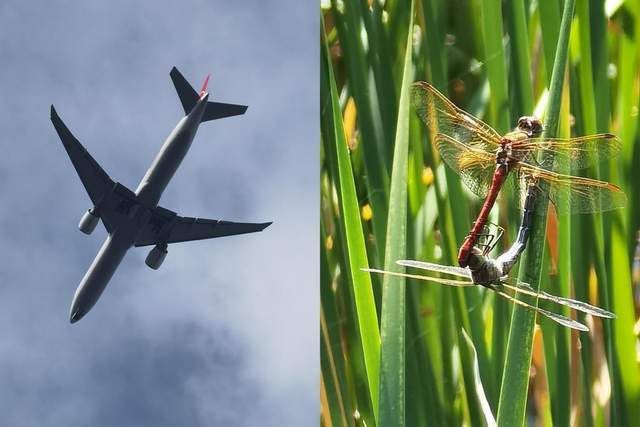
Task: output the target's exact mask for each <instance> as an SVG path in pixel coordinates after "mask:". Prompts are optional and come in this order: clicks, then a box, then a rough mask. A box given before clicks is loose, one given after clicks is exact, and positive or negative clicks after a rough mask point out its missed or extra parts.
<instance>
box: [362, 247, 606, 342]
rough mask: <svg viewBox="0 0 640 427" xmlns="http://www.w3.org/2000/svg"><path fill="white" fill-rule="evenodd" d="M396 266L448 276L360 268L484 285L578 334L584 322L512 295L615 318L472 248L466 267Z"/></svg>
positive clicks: (405, 263) (411, 262) (584, 328)
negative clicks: (539, 286)
mask: <svg viewBox="0 0 640 427" xmlns="http://www.w3.org/2000/svg"><path fill="white" fill-rule="evenodd" d="M396 263H397V264H399V265H402V266H405V267H411V268H416V269H418V270H421V271H427V272H430V273H434V274H444V275H447V276H449V277H435V276H425V275H421V274H411V273H401V272H394V271H386V270H380V269H376V268H363V269H362V270H363V271H368V272H370V273H378V274H386V275H391V276H400V277H405V278H410V279H417V280H423V281H428V282H433V283H437V284H441V285H447V286H478V285H480V286H484V287H485V288H487V289H490V290H492V291H493V292H495V293H497V294H498V295H500V296H501V297H503V298H505V299H507V300H508V301H511V302H512V303H514V304H518V305H520V306H522V307H525V308H527V309H529V310H533V311H535V312H537V313H540V314H542V315H543V316H545V317H547V318H549V319H551V320H553V321H554V322H557V323H559V324H560V325H563V326H566V327H568V328H571V329H576V330H579V331H585V332H586V331H589V328H588V327H587V326H586V325H584V324H583V323H580V322H578V321H576V320H573V319H571V318H569V317H566V316H563V315H562V314H558V313H554V312H552V311H548V310H545V309H543V308H540V307H537V306H535V305H531V304H529V303H527V302H525V301H522V300H520V299H518V298H517V297H516V295H515V294H517V293H522V294H524V295H528V296H531V297H535V298H538V299H542V300H547V301H551V302H554V303H556V304H559V305H563V306H566V307H569V308H572V309H575V310H578V311H581V312H583V313H586V314H591V315H593V316H597V317H603V318H615V317H616V315H615V314H613V313H611V312H610V311H607V310H605V309H603V308H600V307H597V306H594V305H591V304H588V303H586V302H582V301H578V300H574V299H571V298H565V297H560V296H557V295H552V294H549V293H547V292H545V291H536V290H535V289H533V288H532V287H531V286H530V285H529V284H527V283H524V282H521V281H519V280H517V279H512V278H510V277H508V276H507V275H505V274H504V270H503V268H502V267H503V265H502V264H500V263H499V262H498V261H497V260H494V259H492V258H491V257H488V256H486V255H483V254H482V252H481V250H480V249H479V248H477V247H475V246H474V247H473V248H472V250H471V252H470V254H469V266H468V267H465V268H463V267H454V266H448V265H440V264H434V263H430V262H423V261H415V260H399V261H396ZM451 276H453V277H451Z"/></svg>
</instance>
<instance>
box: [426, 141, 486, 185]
mask: <svg viewBox="0 0 640 427" xmlns="http://www.w3.org/2000/svg"><path fill="white" fill-rule="evenodd" d="M434 142H435V144H436V147H437V148H438V152H439V153H440V157H442V160H444V162H445V163H446V164H447V165H448V166H449V167H450V168H451V169H453V170H454V171H455V172H456V173H458V174H459V175H460V177H461V178H462V182H464V184H465V185H466V186H467V188H469V190H471V191H472V192H473V193H474V194H476V195H477V196H479V197H482V198H484V197H486V195H487V193H488V192H489V187H490V186H491V180H492V179H493V174H494V171H495V167H496V166H495V165H496V162H495V155H494V154H492V153H488V152H486V151H482V150H479V149H476V148H473V147H469V146H467V145H464V144H462V143H461V142H459V141H457V140H455V139H453V138H451V137H450V136H448V135H444V134H437V135H436V136H435V140H434Z"/></svg>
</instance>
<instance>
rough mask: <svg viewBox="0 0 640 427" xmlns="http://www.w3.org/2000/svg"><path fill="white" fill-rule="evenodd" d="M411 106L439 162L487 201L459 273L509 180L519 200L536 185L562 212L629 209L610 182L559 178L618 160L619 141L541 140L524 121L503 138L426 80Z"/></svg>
mask: <svg viewBox="0 0 640 427" xmlns="http://www.w3.org/2000/svg"><path fill="white" fill-rule="evenodd" d="M412 103H413V105H414V106H415V108H416V112H417V113H418V115H419V116H420V118H421V119H422V120H423V122H424V123H425V124H426V125H427V127H428V128H429V129H430V131H431V133H432V138H433V143H434V144H435V145H436V147H437V149H438V152H439V153H440V157H441V158H442V159H443V160H444V161H445V163H447V165H448V166H449V167H451V168H452V169H453V170H454V171H455V172H457V173H458V174H459V175H460V176H461V178H462V181H463V182H464V183H465V185H466V186H467V187H468V188H469V189H470V190H471V191H472V192H474V193H475V194H477V195H478V196H480V197H483V198H485V200H484V203H483V205H482V208H481V209H480V213H479V214H478V217H477V219H476V221H475V222H474V224H473V227H472V229H471V231H470V232H469V235H468V236H467V237H466V238H465V240H464V242H463V244H462V245H461V247H460V251H459V253H458V264H460V266H461V267H466V266H468V265H469V261H470V260H469V257H470V255H471V253H472V248H473V247H474V245H475V244H476V242H477V241H478V238H479V236H480V235H481V233H482V230H483V229H484V227H485V225H486V223H487V218H488V216H489V212H490V211H491V208H492V207H493V205H494V203H495V201H496V198H497V197H498V193H499V192H500V189H501V188H502V187H503V185H504V183H505V182H506V181H507V178H508V177H509V176H514V179H512V180H511V181H512V185H513V186H514V187H515V188H516V191H517V192H518V194H520V195H521V198H522V197H523V195H524V192H526V188H528V187H529V186H531V185H537V186H538V187H539V190H540V194H541V195H542V196H544V197H546V198H548V200H549V201H550V202H551V203H553V204H554V205H555V207H556V209H557V210H558V211H559V212H560V213H564V212H567V211H570V212H572V213H591V212H602V211H607V210H611V209H617V208H621V207H623V206H624V205H625V203H626V196H625V195H624V193H623V192H622V191H621V190H620V188H618V187H617V186H615V185H613V184H610V183H608V182H604V181H599V180H595V179H590V178H583V177H578V176H573V175H566V174H562V173H558V172H555V171H557V170H559V169H562V168H564V169H567V170H569V169H570V168H574V169H579V168H585V167H588V166H590V165H593V164H595V163H597V162H598V161H600V160H604V159H606V158H609V157H612V156H615V155H616V154H617V153H618V152H619V151H620V147H621V142H620V139H619V138H618V137H616V136H615V135H612V134H608V133H603V134H598V135H589V136H582V137H577V138H568V139H563V138H541V137H540V134H541V133H542V129H543V126H542V123H541V121H540V120H538V119H536V118H535V117H529V116H526V117H522V118H520V120H518V125H517V127H516V129H515V130H514V131H512V132H510V133H508V134H505V135H504V136H502V135H500V134H499V133H498V132H496V131H495V130H494V129H493V128H492V127H491V126H489V125H488V124H486V123H484V122H483V121H482V120H480V119H478V118H476V117H474V116H472V115H471V114H469V113H467V112H465V111H464V110H462V109H460V108H458V107H456V106H455V105H454V104H453V103H452V102H451V101H449V100H448V99H447V98H446V97H445V96H444V95H442V94H441V93H440V92H438V90H437V89H435V88H434V87H433V86H432V85H431V84H429V83H426V82H417V83H414V85H413V88H412ZM543 183H544V185H542V184H543ZM540 213H544V212H540Z"/></svg>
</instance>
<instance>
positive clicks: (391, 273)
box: [361, 268, 475, 287]
mask: <svg viewBox="0 0 640 427" xmlns="http://www.w3.org/2000/svg"><path fill="white" fill-rule="evenodd" d="M361 270H362V271H367V272H369V273H377V274H386V275H388V276H398V277H404V278H407V279H416V280H424V281H426V282H433V283H437V284H439V285H447V286H459V287H462V286H475V283H473V282H471V281H470V280H456V279H443V278H440V277H430V276H421V275H419V274H409V273H400V272H397V271H387V270H379V269H377V268H361Z"/></svg>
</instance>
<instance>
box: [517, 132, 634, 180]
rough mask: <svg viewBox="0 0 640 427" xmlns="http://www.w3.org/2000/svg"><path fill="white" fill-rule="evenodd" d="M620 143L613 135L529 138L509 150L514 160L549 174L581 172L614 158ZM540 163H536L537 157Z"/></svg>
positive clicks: (619, 148)
mask: <svg viewBox="0 0 640 427" xmlns="http://www.w3.org/2000/svg"><path fill="white" fill-rule="evenodd" d="M621 148H622V141H620V138H618V137H617V136H615V135H612V134H610V133H603V134H598V135H587V136H581V137H577V138H568V139H563V138H530V139H528V140H527V141H525V142H522V143H519V144H518V145H517V148H513V150H512V154H513V155H514V157H516V158H517V159H521V160H522V161H524V162H527V163H531V164H532V165H534V166H537V167H540V168H542V169H546V170H549V171H557V170H570V169H572V168H573V169H583V168H586V167H589V166H593V165H596V164H598V163H599V162H601V161H603V160H606V159H609V158H612V157H615V156H617V155H618V154H619V153H620V150H621ZM541 152H542V153H544V154H545V155H543V156H538V158H543V159H544V160H542V161H538V160H537V158H536V156H537V155H538V153H541Z"/></svg>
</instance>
